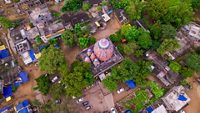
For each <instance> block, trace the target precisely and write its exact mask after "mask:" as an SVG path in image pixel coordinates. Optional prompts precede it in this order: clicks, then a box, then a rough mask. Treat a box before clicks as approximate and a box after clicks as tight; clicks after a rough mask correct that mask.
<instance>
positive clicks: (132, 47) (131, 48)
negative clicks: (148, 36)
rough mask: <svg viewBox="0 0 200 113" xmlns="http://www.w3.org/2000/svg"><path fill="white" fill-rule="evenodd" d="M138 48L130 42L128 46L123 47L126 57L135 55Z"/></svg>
mask: <svg viewBox="0 0 200 113" xmlns="http://www.w3.org/2000/svg"><path fill="white" fill-rule="evenodd" d="M137 48H138V46H137V44H136V43H135V42H129V43H128V44H126V45H123V51H124V53H125V54H126V55H131V54H133V53H134V50H135V49H137Z"/></svg>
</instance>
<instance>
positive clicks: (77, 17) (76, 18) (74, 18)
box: [61, 12, 90, 29]
mask: <svg viewBox="0 0 200 113" xmlns="http://www.w3.org/2000/svg"><path fill="white" fill-rule="evenodd" d="M61 20H62V23H63V25H64V26H65V28H66V29H69V28H71V27H72V26H75V24H77V23H83V22H90V18H89V16H88V14H86V13H82V12H80V13H76V14H70V13H65V14H63V15H62V16H61Z"/></svg>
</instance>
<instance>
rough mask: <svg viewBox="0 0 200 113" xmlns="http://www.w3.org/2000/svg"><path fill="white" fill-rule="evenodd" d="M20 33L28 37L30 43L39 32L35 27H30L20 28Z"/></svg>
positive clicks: (25, 37)
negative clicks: (26, 28)
mask: <svg viewBox="0 0 200 113" xmlns="http://www.w3.org/2000/svg"><path fill="white" fill-rule="evenodd" d="M21 35H22V37H23V38H24V39H28V40H29V41H30V42H31V43H34V42H35V37H36V36H40V33H39V30H38V28H37V27H33V28H31V29H28V30H25V29H22V30H21Z"/></svg>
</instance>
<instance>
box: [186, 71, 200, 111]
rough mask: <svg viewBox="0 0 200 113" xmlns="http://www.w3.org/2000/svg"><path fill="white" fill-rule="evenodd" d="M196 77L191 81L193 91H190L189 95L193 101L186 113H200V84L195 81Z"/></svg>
mask: <svg viewBox="0 0 200 113" xmlns="http://www.w3.org/2000/svg"><path fill="white" fill-rule="evenodd" d="M196 76H197V75H196ZM196 76H194V77H193V78H191V79H189V82H190V84H191V85H192V89H191V90H189V91H188V92H187V94H188V96H189V97H190V99H191V101H190V102H189V105H188V106H187V107H186V108H184V110H185V111H186V113H200V84H198V83H197V82H196V81H194V78H195V77H196ZM198 76H199V75H198Z"/></svg>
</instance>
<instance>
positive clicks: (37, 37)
mask: <svg viewBox="0 0 200 113" xmlns="http://www.w3.org/2000/svg"><path fill="white" fill-rule="evenodd" d="M35 43H36V44H37V45H40V44H41V43H42V39H41V38H40V36H36V37H35Z"/></svg>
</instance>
